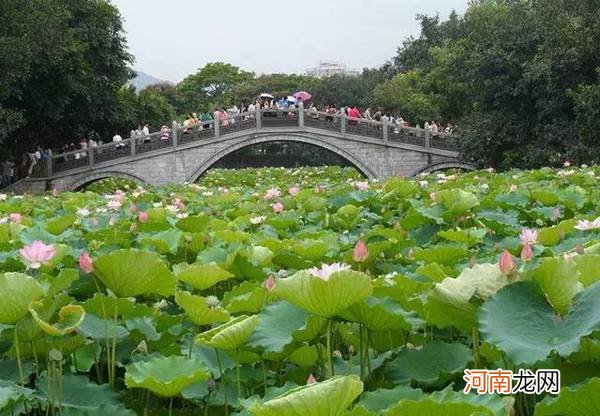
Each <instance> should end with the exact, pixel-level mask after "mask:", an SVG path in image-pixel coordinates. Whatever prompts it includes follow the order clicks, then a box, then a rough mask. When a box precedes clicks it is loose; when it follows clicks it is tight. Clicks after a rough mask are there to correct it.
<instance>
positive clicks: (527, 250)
mask: <svg viewBox="0 0 600 416" xmlns="http://www.w3.org/2000/svg"><path fill="white" fill-rule="evenodd" d="M531 259H533V249H532V248H531V245H529V244H525V245H524V246H523V249H522V250H521V260H523V261H530V260H531Z"/></svg>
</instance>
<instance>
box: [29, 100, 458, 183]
mask: <svg viewBox="0 0 600 416" xmlns="http://www.w3.org/2000/svg"><path fill="white" fill-rule="evenodd" d="M272 127H296V128H301V129H303V128H305V127H309V128H313V129H319V130H327V131H332V132H337V133H340V134H341V135H342V136H346V135H355V136H361V137H366V138H371V139H377V140H382V141H383V142H384V143H386V144H387V143H390V142H396V143H405V144H410V145H415V146H419V147H424V148H425V149H426V151H429V149H442V150H456V142H455V140H454V138H453V137H452V136H451V135H448V134H444V133H438V132H433V131H431V130H425V129H419V128H413V127H402V126H399V125H397V124H390V123H389V122H388V121H375V120H367V119H362V118H349V117H347V116H346V115H345V114H344V113H343V112H342V113H341V114H330V113H326V112H323V111H311V110H307V109H304V108H302V107H301V108H299V109H293V110H278V109H260V110H256V111H253V112H244V113H239V114H235V115H231V114H227V115H226V116H224V115H223V114H219V113H215V116H214V119H213V120H208V121H200V122H199V123H197V124H194V125H180V124H178V123H176V122H173V125H172V126H171V127H170V128H166V127H163V128H162V129H161V131H158V132H154V133H152V134H150V135H149V136H145V137H133V138H129V139H125V140H121V141H119V142H109V143H102V142H100V143H99V144H98V145H96V146H94V147H89V148H88V149H82V150H75V151H70V152H66V153H62V154H58V155H52V153H50V155H49V157H48V160H47V161H44V162H43V163H39V165H38V166H36V169H35V173H34V175H35V176H37V177H51V176H52V175H54V174H57V173H61V172H65V171H69V170H73V169H81V168H86V167H88V168H92V167H93V166H94V165H95V164H97V163H102V162H107V161H112V160H118V159H123V158H135V157H136V155H140V154H144V153H148V152H153V151H156V150H161V149H166V148H172V147H177V146H179V145H181V144H188V143H193V142H197V141H201V140H208V139H212V138H218V137H220V136H223V135H227V134H231V133H234V132H237V131H243V130H260V129H265V128H272Z"/></svg>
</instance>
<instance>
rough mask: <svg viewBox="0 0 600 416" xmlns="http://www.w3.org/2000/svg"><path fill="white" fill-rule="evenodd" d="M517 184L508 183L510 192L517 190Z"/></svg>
mask: <svg viewBox="0 0 600 416" xmlns="http://www.w3.org/2000/svg"><path fill="white" fill-rule="evenodd" d="M517 188H518V187H517V185H515V184H514V183H513V184H512V185H510V191H511V192H516V191H517Z"/></svg>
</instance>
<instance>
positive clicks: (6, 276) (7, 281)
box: [0, 273, 44, 325]
mask: <svg viewBox="0 0 600 416" xmlns="http://www.w3.org/2000/svg"><path fill="white" fill-rule="evenodd" d="M0 296H2V301H1V302H0V324H5V325H14V324H15V323H17V321H18V320H19V319H21V318H22V317H23V316H25V315H26V314H27V308H28V306H29V304H30V303H31V302H33V301H36V300H38V299H40V298H41V297H42V296H44V289H43V288H42V286H41V285H40V284H39V283H38V282H37V281H36V280H35V279H34V278H32V277H29V276H27V275H26V274H22V273H2V274H0Z"/></svg>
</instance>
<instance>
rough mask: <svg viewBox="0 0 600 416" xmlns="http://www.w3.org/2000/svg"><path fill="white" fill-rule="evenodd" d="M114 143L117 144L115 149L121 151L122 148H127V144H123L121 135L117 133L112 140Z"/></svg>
mask: <svg viewBox="0 0 600 416" xmlns="http://www.w3.org/2000/svg"><path fill="white" fill-rule="evenodd" d="M112 141H113V143H114V144H115V149H120V148H121V147H125V144H124V143H123V138H122V137H121V135H120V134H119V133H115V135H114V136H113V138H112Z"/></svg>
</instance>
